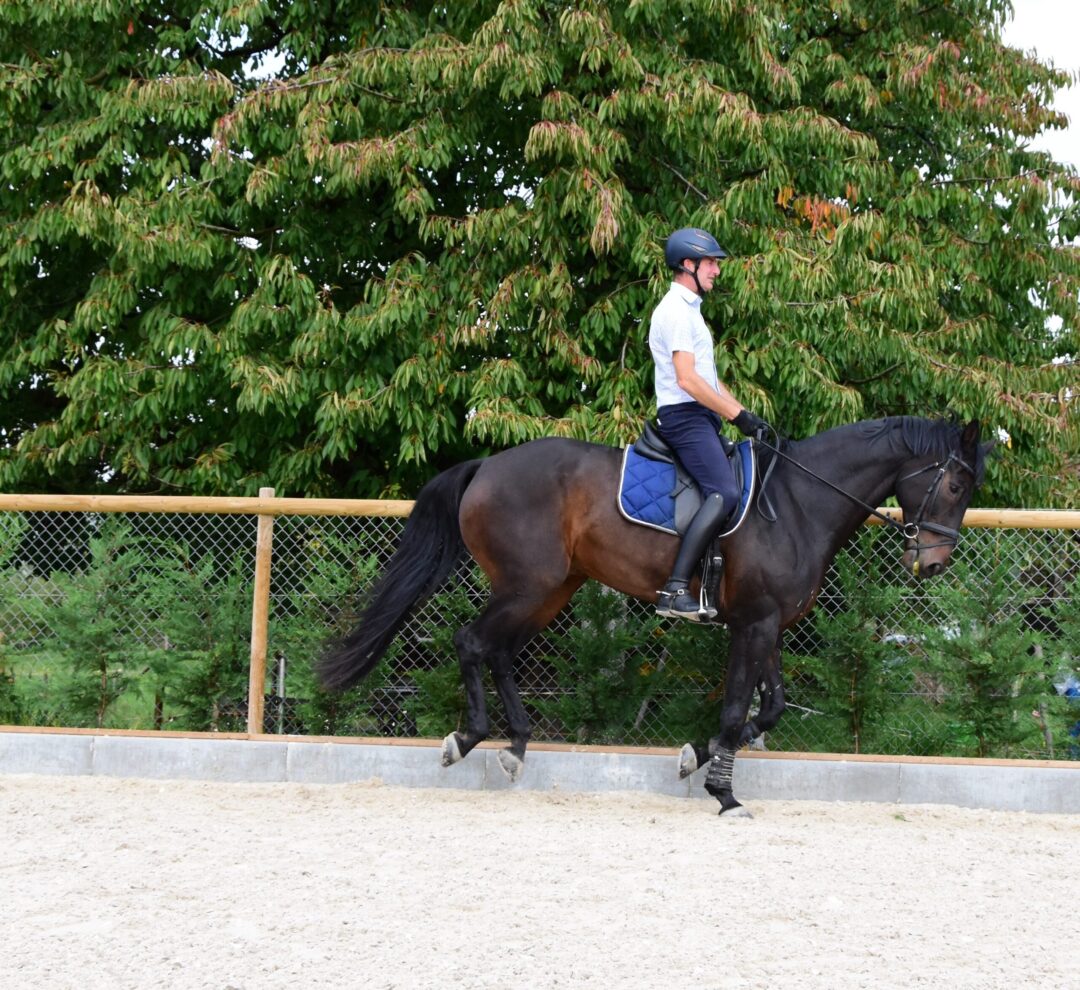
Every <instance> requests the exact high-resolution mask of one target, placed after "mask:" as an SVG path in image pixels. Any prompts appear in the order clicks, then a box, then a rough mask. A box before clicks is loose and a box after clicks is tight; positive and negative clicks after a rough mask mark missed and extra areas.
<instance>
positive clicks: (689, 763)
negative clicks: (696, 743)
mask: <svg viewBox="0 0 1080 990" xmlns="http://www.w3.org/2000/svg"><path fill="white" fill-rule="evenodd" d="M697 769H698V758H697V751H696V750H695V749H694V747H693V746H692V745H691V744H690V743H687V744H686V745H685V746H683V748H682V750H681V751H680V752H679V780H686V778H687V777H689V776H690V774H692V773H693V772H694V771H695V770H697Z"/></svg>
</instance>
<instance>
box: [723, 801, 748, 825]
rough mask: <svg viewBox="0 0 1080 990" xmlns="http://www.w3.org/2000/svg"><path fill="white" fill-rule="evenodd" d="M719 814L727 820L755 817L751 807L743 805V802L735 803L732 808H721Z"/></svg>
mask: <svg viewBox="0 0 1080 990" xmlns="http://www.w3.org/2000/svg"><path fill="white" fill-rule="evenodd" d="M719 815H720V817H721V818H723V819H724V820H725V821H727V820H728V819H732V818H753V817H754V816H753V815H752V814H751V813H750V809H749V808H745V807H743V806H742V805H741V804H733V805H732V806H731V807H730V808H721V809H720V811H719Z"/></svg>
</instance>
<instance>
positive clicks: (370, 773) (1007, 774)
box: [0, 731, 1080, 814]
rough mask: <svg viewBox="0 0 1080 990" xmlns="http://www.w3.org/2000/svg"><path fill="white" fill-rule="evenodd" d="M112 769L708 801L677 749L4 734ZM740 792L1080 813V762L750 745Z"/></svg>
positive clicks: (37, 769) (57, 760)
mask: <svg viewBox="0 0 1080 990" xmlns="http://www.w3.org/2000/svg"><path fill="white" fill-rule="evenodd" d="M23 773H31V774H45V775H100V776H107V777H136V778H151V779H191V780H214V781H230V782H243V781H246V782H253V783H274V782H294V783H308V784H341V783H350V782H357V781H366V780H375V779H378V780H381V781H382V782H383V783H386V784H393V785H396V786H401V787H432V788H455V789H459V790H489V791H490V790H499V791H502V790H511V789H517V790H530V791H566V792H586V793H588V792H603V791H647V792H650V793H654V794H667V795H671V796H674V797H692V798H707V797H708V795H706V793H705V791H704V789H703V788H702V774H701V772H700V771H699V772H698V773H696V774H694V775H693V776H692V777H691V778H689V779H688V780H681V781H680V780H679V779H678V777H677V775H676V755H675V752H674V751H672V753H671V754H670V755H663V754H657V753H655V752H652V753H634V752H618V753H605V752H598V751H595V750H590V751H587V752H582V751H575V750H574V749H572V748H567V749H552V748H548V749H534V750H530V752H529V755H528V757H527V759H526V762H525V771H524V773H523V774H522V777H521V779H520V780H519V781H518V782H517V783H516V784H511V783H510V781H509V780H508V779H507V778H506V775H505V774H504V773H503V772H502V769H501V768H500V766H499V763H498V751H497V750H496V749H489V748H481V749H478V750H476V751H474V752H473V753H471V754H470V755H469V756H468V757H466V758H465V759H464V760H463V761H462V762H460V763H458V764H456V765H455V766H453V767H449V768H443V767H442V766H441V764H440V751H439V744H438V743H432V744H430V745H427V744H419V745H409V746H401V745H390V744H379V743H356V742H340V743H337V742H320V741H311V742H306V741H302V740H296V739H274V738H268V739H222V738H213V737H207V738H199V737H177V736H136V735H109V734H107V733H101V734H93V733H81V734H66V733H63V732H42V733H36V732H33V731H29V732H26V731H20V732H0V774H23ZM735 786H736V793H737V794H738V796H739V797H740V798H741V799H745V800H814V801H873V802H879V803H888V804H892V803H897V804H951V805H959V806H960V807H967V808H986V809H991V810H1003V811H1030V812H1050V813H1058V814H1077V813H1080V764H1078V765H1077V766H1076V767H1072V766H1061V765H1054V766H1045V765H1043V766H1039V765H1035V766H1024V765H1022V764H1020V765H1017V764H1008V765H1001V764H994V763H991V762H981V763H980V762H978V761H975V762H965V763H956V762H951V763H950V762H946V761H942V762H932V761H925V760H923V761H917V762H909V761H904V760H900V759H898V760H896V761H895V762H894V761H891V760H888V759H875V760H872V761H868V760H859V759H857V758H853V759H844V758H841V757H837V758H819V757H815V758H812V759H810V758H800V757H799V756H796V755H793V756H791V757H781V756H778V755H777V754H769V755H768V757H767V758H764V757H760V756H757V755H756V754H753V753H744V754H740V756H739V758H738V759H737V761H736V766H735Z"/></svg>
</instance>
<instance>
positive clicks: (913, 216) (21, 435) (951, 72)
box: [0, 0, 1080, 507]
mask: <svg viewBox="0 0 1080 990" xmlns="http://www.w3.org/2000/svg"><path fill="white" fill-rule="evenodd" d="M1008 10H1009V6H1008V3H1007V2H1006V0H950V2H949V3H946V4H941V5H938V6H936V7H933V8H931V9H927V8H926V7H925V6H924V5H921V4H917V3H915V2H913V0H888V2H886V0H809V2H806V3H802V4H800V5H792V4H789V3H781V2H779V0H763V2H751V3H738V4H737V3H735V2H734V0H697V2H693V3H687V4H677V5H676V4H670V3H666V2H660V0H634V2H631V3H629V4H625V5H624V4H614V3H608V2H602V0H575V2H571V0H567V2H561V3H554V2H551V0H505V2H503V3H499V4H495V3H493V2H490V0H487V2H478V3H474V4H445V5H444V4H432V3H423V2H420V3H415V2H414V3H409V4H405V3H395V2H385V3H383V4H381V5H374V4H370V3H364V2H356V0H353V2H348V0H344V2H339V3H333V4H332V3H329V2H328V0H306V2H304V3H299V4H297V3H291V4H285V3H281V2H280V0H247V2H242V3H239V4H225V3H221V2H217V3H211V4H209V5H206V4H204V5H195V4H191V3H187V2H180V3H174V4H169V5H165V4H161V3H159V2H150V0H129V2H121V0H90V2H81V3H75V2H74V0H50V2H45V3H33V4H31V3H29V2H21V3H13V4H8V5H5V7H4V8H3V10H2V11H0V63H2V67H0V80H2V81H3V85H2V86H0V101H2V105H3V106H2V108H3V111H4V114H3V123H0V127H2V128H3V130H2V132H0V133H2V135H3V136H2V138H0V148H2V153H0V173H2V175H3V184H2V188H0V201H2V209H3V212H4V215H5V216H6V217H8V218H9V220H8V222H7V223H6V224H5V225H4V226H3V228H2V229H0V257H2V258H3V263H2V272H0V274H2V277H3V280H4V285H3V288H4V290H5V291H4V292H3V293H0V299H2V300H3V301H2V302H0V306H2V310H0V340H2V341H3V346H4V351H3V355H4V356H3V358H2V359H0V408H3V409H4V410H5V412H4V414H3V420H0V424H2V428H3V434H2V436H3V443H4V445H3V446H0V487H3V488H7V489H15V488H22V489H26V488H40V487H43V486H47V485H56V486H60V487H87V486H90V485H101V486H105V487H109V488H112V489H122V490H161V489H165V490H179V491H197V492H229V493H237V492H245V491H246V492H254V491H255V490H256V489H257V487H258V486H260V485H264V484H272V485H274V486H275V487H277V488H278V490H279V491H288V492H291V493H301V494H312V495H314V494H324V493H331V494H341V495H374V494H379V493H391V494H392V493H398V492H400V493H405V494H411V493H413V492H414V491H415V489H416V488H417V487H418V485H419V484H420V483H421V482H422V481H423V480H426V478H428V477H429V476H430V475H431V474H432V473H433V472H434V471H435V470H436V469H438V468H441V467H444V466H446V465H447V464H449V463H452V462H454V461H457V460H460V459H462V458H464V457H468V456H475V455H476V454H477V453H484V452H487V451H489V450H492V449H496V448H500V447H503V446H506V445H509V444H512V443H516V442H519V441H522V440H525V439H529V438H531V437H535V436H540V435H546V434H553V433H554V434H561V435H572V436H579V437H585V438H589V439H593V440H597V441H601V442H607V443H614V442H619V441H622V440H625V439H627V438H629V437H630V436H632V435H633V434H634V433H635V432H636V431H637V430H638V429H639V426H640V422H641V420H642V419H643V418H644V417H645V416H647V415H648V414H649V412H650V410H651V406H652V398H651V395H652V383H651V367H650V364H649V357H648V352H647V347H646V343H645V335H646V324H645V321H646V319H647V315H648V312H649V310H650V309H651V307H652V305H654V303H655V301H656V300H657V299H658V297H659V295H660V294H661V292H662V291H663V287H664V285H665V283H666V279H667V276H666V273H665V272H664V270H663V268H662V265H661V246H662V243H663V239H664V237H665V236H666V234H667V233H668V232H669V231H670V229H672V228H673V227H674V226H678V225H681V224H688V223H692V224H698V225H701V226H705V227H708V228H709V229H711V230H712V231H713V232H714V233H715V234H716V236H717V237H718V238H719V239H720V241H721V243H723V244H725V245H726V246H727V247H728V248H729V249H730V250H731V251H732V252H733V254H734V256H735V259H734V261H732V262H731V263H729V264H728V265H726V266H725V268H724V270H723V273H722V276H721V280H720V287H719V289H718V290H717V291H716V293H715V297H714V298H711V299H710V300H709V301H708V303H707V307H708V317H709V319H710V321H711V322H712V324H713V326H714V328H715V329H716V331H717V333H716V335H717V338H718V349H717V357H718V365H719V369H720V372H721V374H722V376H723V377H725V379H727V380H729V381H731V382H733V383H736V384H737V388H738V393H739V395H740V397H742V398H743V399H744V401H745V402H746V403H747V404H748V405H750V406H752V407H753V408H754V409H756V410H757V411H758V412H760V413H762V414H765V415H767V416H768V417H769V418H770V419H771V420H772V421H774V422H775V423H776V424H777V425H778V426H779V427H780V428H781V429H782V430H783V431H784V432H786V433H788V434H790V435H793V436H799V435H805V434H807V433H810V432H815V431H817V430H819V429H822V428H824V427H827V426H830V425H835V424H837V423H840V422H844V421H850V420H852V419H855V418H860V417H870V416H877V415H882V414H887V413H888V414H891V413H915V414H923V415H930V414H936V413H942V412H945V411H946V410H953V411H955V412H956V413H957V414H959V415H961V416H978V417H979V418H980V419H982V420H983V421H984V422H985V423H986V424H987V426H988V427H990V428H995V429H1002V430H1005V431H1007V433H1008V434H1009V436H1010V437H1011V440H1012V447H1011V451H1010V452H1009V453H1008V454H1007V456H1005V457H1003V458H1002V459H1001V461H1000V462H999V463H998V464H997V465H996V466H995V468H994V470H993V471H992V473H991V477H990V480H989V484H988V486H987V488H986V489H985V493H984V495H983V498H984V499H985V500H986V501H987V502H989V503H991V504H1003V503H1005V504H1007V503H1010V502H1015V503H1018V504H1027V505H1039V504H1041V505H1051V506H1058V507H1068V506H1073V505H1075V504H1077V502H1078V498H1077V495H1078V488H1080V486H1078V485H1077V463H1076V451H1077V450H1078V449H1080V425H1078V418H1077V415H1076V406H1075V401H1074V397H1075V393H1076V387H1077V375H1076V370H1075V363H1074V362H1073V361H1072V358H1071V355H1073V354H1075V352H1076V328H1077V325H1078V313H1077V299H1078V291H1080V256H1078V251H1077V249H1076V248H1075V247H1071V246H1069V245H1070V243H1071V241H1072V240H1073V239H1074V238H1075V237H1076V236H1077V234H1078V233H1080V211H1078V209H1077V206H1076V205H1075V203H1074V200H1073V196H1074V194H1075V193H1076V191H1077V190H1078V189H1080V178H1078V176H1077V174H1076V173H1075V172H1074V171H1072V170H1070V169H1067V168H1064V167H1061V166H1058V165H1056V164H1055V163H1054V162H1053V161H1051V160H1050V159H1049V158H1048V156H1047V155H1045V154H1043V153H1040V152H1035V151H1032V150H1031V149H1030V148H1029V147H1028V141H1029V139H1030V138H1031V137H1032V136H1033V135H1035V134H1037V133H1038V132H1039V131H1040V130H1042V129H1044V128H1046V127H1052V126H1063V125H1064V120H1063V119H1061V118H1060V117H1058V116H1056V115H1055V114H1054V113H1053V112H1052V111H1051V110H1049V109H1047V104H1048V102H1049V100H1050V98H1051V97H1052V94H1053V92H1054V90H1055V89H1057V88H1059V87H1061V86H1063V85H1065V84H1066V83H1067V81H1068V76H1067V75H1066V74H1065V73H1063V72H1059V71H1056V70H1054V69H1053V68H1051V67H1048V66H1045V65H1042V64H1040V63H1039V62H1038V61H1036V60H1034V59H1033V58H1030V57H1028V56H1026V55H1024V54H1022V53H1020V52H1017V51H1014V50H1011V49H1009V48H1006V47H1004V46H1003V45H1002V43H1001V39H1000V28H1001V24H1002V22H1003V19H1004V17H1005V16H1006V14H1007V12H1008ZM253 69H258V70H260V71H261V72H262V73H263V76H264V77H263V78H257V77H256V76H255V75H253ZM267 74H268V75H269V78H265V76H266V75H267ZM1059 323H1060V327H1058V324H1059Z"/></svg>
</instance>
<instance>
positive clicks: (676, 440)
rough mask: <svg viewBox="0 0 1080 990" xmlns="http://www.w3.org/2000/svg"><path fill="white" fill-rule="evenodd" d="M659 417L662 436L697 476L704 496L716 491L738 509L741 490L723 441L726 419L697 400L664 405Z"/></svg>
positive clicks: (695, 478)
mask: <svg viewBox="0 0 1080 990" xmlns="http://www.w3.org/2000/svg"><path fill="white" fill-rule="evenodd" d="M656 418H657V423H658V424H659V426H660V435H661V436H662V437H663V438H664V439H665V440H666V441H667V442H668V444H669V446H670V447H671V448H672V449H673V450H674V451H675V453H676V454H678V456H679V460H680V461H682V463H683V466H684V467H685V468H686V470H687V471H689V472H690V474H691V475H693V478H694V480H695V481H696V482H697V483H698V486H699V487H700V488H701V497H702V498H708V497H709V496H710V495H712V494H713V493H714V492H716V493H718V494H720V495H721V496H723V499H724V505H726V506H728V507H729V508H734V507H735V506H736V505H737V504H738V501H739V495H740V492H739V488H738V486H737V485H736V483H735V475H734V474H733V473H732V471H731V465H730V464H729V463H728V459H727V454H726V453H724V446H723V444H722V443H721V442H720V437H719V431H720V427H721V424H722V422H723V420H721V418H720V417H719V416H718V415H717V414H716V413H714V412H713V411H712V410H710V409H706V408H705V407H704V406H703V405H701V404H700V403H697V402H680V403H679V404H678V405H673V406H661V407H660V408H659V409H658V410H657V411H656Z"/></svg>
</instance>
